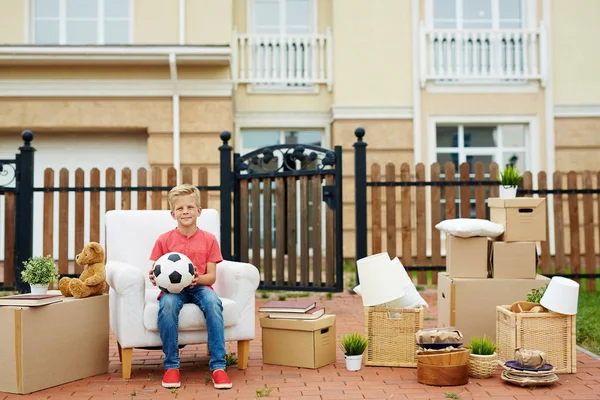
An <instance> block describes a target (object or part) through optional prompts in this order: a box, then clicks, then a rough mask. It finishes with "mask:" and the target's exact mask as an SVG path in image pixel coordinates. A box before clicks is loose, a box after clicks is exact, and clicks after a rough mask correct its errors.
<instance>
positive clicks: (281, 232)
mask: <svg viewBox="0 0 600 400" xmlns="http://www.w3.org/2000/svg"><path fill="white" fill-rule="evenodd" d="M241 204H244V203H241ZM275 204H279V206H277V207H275V284H276V285H278V286H281V285H283V283H284V281H285V246H286V243H285V219H286V215H285V207H282V205H284V204H285V181H284V180H283V178H282V177H276V178H275ZM240 229H241V227H240ZM241 232H242V233H243V232H244V230H243V229H242V230H241Z"/></svg>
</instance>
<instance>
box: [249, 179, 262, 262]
mask: <svg viewBox="0 0 600 400" xmlns="http://www.w3.org/2000/svg"><path fill="white" fill-rule="evenodd" d="M250 184H251V189H250V198H251V199H252V206H251V207H252V208H251V211H250V214H251V216H252V217H251V219H250V220H251V222H252V234H251V238H250V240H251V243H252V265H254V266H255V267H256V268H258V270H259V271H261V268H260V231H261V229H260V228H261V227H260V180H259V179H258V178H254V179H252V180H250Z"/></svg>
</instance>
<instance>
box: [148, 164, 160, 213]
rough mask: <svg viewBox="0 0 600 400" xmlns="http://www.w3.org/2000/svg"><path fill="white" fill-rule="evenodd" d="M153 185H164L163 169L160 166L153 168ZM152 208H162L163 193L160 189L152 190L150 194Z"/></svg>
mask: <svg viewBox="0 0 600 400" xmlns="http://www.w3.org/2000/svg"><path fill="white" fill-rule="evenodd" d="M152 186H154V187H156V186H162V170H161V169H160V167H153V168H152ZM150 199H151V206H152V208H151V209H152V210H160V209H161V208H162V204H161V203H162V193H161V192H159V191H158V190H154V191H152V193H151V194H150Z"/></svg>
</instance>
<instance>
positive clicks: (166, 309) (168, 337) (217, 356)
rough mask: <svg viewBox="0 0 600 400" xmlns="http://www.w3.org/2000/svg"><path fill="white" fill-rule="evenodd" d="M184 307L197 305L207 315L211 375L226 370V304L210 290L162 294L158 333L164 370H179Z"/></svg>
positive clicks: (201, 288)
mask: <svg viewBox="0 0 600 400" xmlns="http://www.w3.org/2000/svg"><path fill="white" fill-rule="evenodd" d="M185 303H194V304H195V305H197V306H198V307H200V309H201V310H202V312H203V313H204V318H206V330H207V333H208V350H209V352H210V361H209V362H208V367H209V369H210V370H211V371H214V370H216V369H225V366H226V363H225V354H226V353H225V333H224V329H225V328H224V325H223V304H222V303H221V299H219V297H218V296H217V294H216V293H215V292H214V291H213V290H212V289H211V288H209V287H207V286H194V287H188V288H185V289H184V290H183V291H182V292H181V293H163V294H162V296H161V297H160V300H159V307H158V331H159V333H160V338H161V340H162V344H163V345H162V349H163V352H164V353H165V360H164V366H165V369H171V368H179V341H178V332H177V330H178V327H179V312H180V311H181V309H182V308H183V305H184V304H185Z"/></svg>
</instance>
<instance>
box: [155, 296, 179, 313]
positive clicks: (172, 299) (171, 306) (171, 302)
mask: <svg viewBox="0 0 600 400" xmlns="http://www.w3.org/2000/svg"><path fill="white" fill-rule="evenodd" d="M180 301H181V300H180V299H179V298H178V296H177V295H175V294H173V293H163V294H162V296H161V298H160V301H159V308H160V310H161V311H163V312H171V311H173V310H177V308H178V307H179V303H180Z"/></svg>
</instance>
